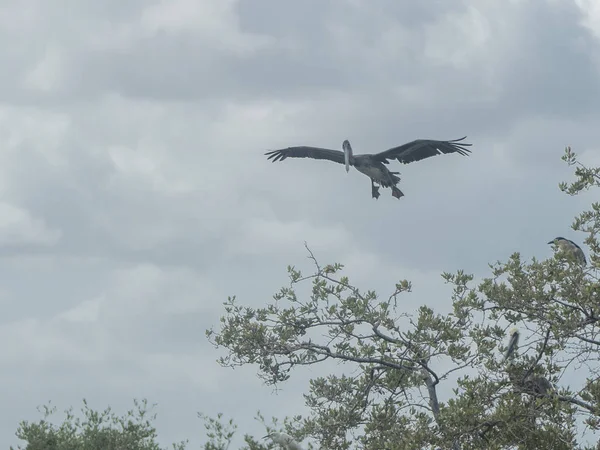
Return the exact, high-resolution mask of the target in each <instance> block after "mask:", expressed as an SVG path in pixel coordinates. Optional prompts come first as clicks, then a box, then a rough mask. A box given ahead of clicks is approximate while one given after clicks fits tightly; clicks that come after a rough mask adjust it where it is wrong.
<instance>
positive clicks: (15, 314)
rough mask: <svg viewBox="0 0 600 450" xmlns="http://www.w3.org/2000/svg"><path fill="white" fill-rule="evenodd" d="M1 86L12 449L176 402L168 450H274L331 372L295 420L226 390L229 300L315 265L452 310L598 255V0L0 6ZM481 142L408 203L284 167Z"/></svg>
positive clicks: (4, 419) (264, 400) (0, 388)
mask: <svg viewBox="0 0 600 450" xmlns="http://www.w3.org/2000/svg"><path fill="white" fill-rule="evenodd" d="M392 5H394V6H392ZM0 67H2V70H0V256H1V259H0V277H1V279H2V283H1V284H0V304H1V305H2V311H3V314H2V316H1V318H0V339H1V340H2V341H3V342H4V345H3V346H2V347H1V349H0V365H1V367H0V380H1V383H0V398H2V399H3V401H2V403H3V404H4V405H5V406H6V405H11V406H10V408H6V407H5V408H2V409H1V410H0V447H3V448H6V447H7V446H8V445H10V444H13V445H15V444H17V439H16V438H15V437H14V432H15V430H16V428H17V423H18V421H19V420H21V419H30V420H33V419H37V417H38V416H37V413H36V410H35V408H36V406H37V405H40V404H43V403H46V402H47V401H48V400H52V402H53V403H54V404H55V405H56V406H57V407H58V408H59V410H63V409H65V408H67V407H68V406H70V405H73V406H75V407H76V408H78V407H79V406H80V404H81V399H82V398H84V397H85V398H87V399H88V400H89V402H90V403H91V406H92V407H94V408H104V407H106V406H108V405H111V406H112V407H113V408H114V409H115V410H116V411H117V412H120V413H121V412H124V411H125V410H126V409H127V408H129V407H130V406H131V404H132V403H131V401H132V399H133V398H134V397H137V398H143V397H145V398H148V400H149V401H150V402H156V403H158V407H157V409H156V411H157V412H158V415H159V416H158V421H157V426H158V429H159V436H160V441H161V443H163V444H165V445H166V444H167V443H169V442H172V441H177V440H181V439H186V438H187V439H190V441H191V442H192V443H193V444H198V443H199V442H200V441H201V439H202V431H203V428H202V426H201V422H200V421H199V420H198V419H197V418H196V412H198V411H203V412H206V413H209V414H216V413H217V412H219V411H221V412H224V413H225V414H226V416H227V417H233V418H234V419H236V420H237V421H238V422H239V423H240V425H241V429H242V431H244V432H251V433H256V434H259V435H262V434H261V433H262V431H263V430H262V429H261V428H260V426H259V425H257V424H256V423H255V422H253V420H252V417H253V415H254V413H255V412H256V411H257V410H259V409H260V410H261V411H262V412H263V413H264V414H265V415H266V416H267V417H270V416H271V415H279V416H284V415H292V414H295V413H299V412H303V411H304V407H303V402H302V397H301V393H302V391H303V390H304V389H306V387H307V384H306V381H307V377H308V376H310V375H315V374H317V373H318V370H317V369H316V368H315V369H313V371H312V372H310V371H309V372H307V373H306V374H303V375H302V376H300V377H297V378H292V380H291V381H290V382H289V383H287V384H286V385H285V386H283V391H282V392H280V393H279V394H277V395H275V394H273V393H272V390H271V388H268V387H265V386H263V385H262V384H261V382H260V380H258V379H257V378H256V377H255V376H254V374H255V371H256V369H255V368H247V369H245V370H236V371H232V370H228V369H224V368H221V367H219V366H218V365H217V364H216V362H215V359H216V357H217V356H218V353H217V352H216V351H215V350H214V349H213V347H212V346H211V345H209V344H208V342H207V341H206V339H205V335H204V331H205V329H207V328H209V327H211V326H213V325H216V324H218V318H219V315H220V314H221V312H222V309H221V303H222V302H223V301H225V300H226V299H227V296H228V295H237V296H238V298H239V299H240V301H242V302H244V303H246V304H250V305H254V306H261V305H264V304H265V303H266V302H268V301H269V300H270V298H271V295H272V294H273V293H274V292H275V291H277V290H278V289H279V287H280V286H281V285H284V284H286V283H287V277H286V273H285V267H286V265H287V264H295V265H297V266H298V267H300V268H303V269H306V270H310V268H311V266H310V263H309V261H308V260H307V259H306V250H305V249H304V247H303V245H304V241H307V243H308V244H309V246H310V247H311V248H312V250H313V251H314V252H315V254H316V256H317V257H318V258H319V260H320V261H321V262H333V261H338V262H342V263H345V264H346V265H347V274H348V275H349V276H350V277H351V279H352V280H354V281H355V283H356V284H358V285H359V286H360V287H362V288H364V289H369V288H373V289H377V290H379V291H381V292H382V293H385V292H389V291H390V290H391V289H392V287H393V286H394V283H395V282H396V281H397V280H398V279H402V278H408V279H411V280H412V281H413V283H414V291H415V292H414V294H412V299H410V306H408V305H407V307H406V309H407V311H410V310H412V309H414V308H415V307H416V306H418V305H419V304H423V303H426V304H428V305H430V306H433V307H437V308H445V307H447V305H448V303H449V301H450V300H449V290H448V288H447V287H446V286H444V285H443V283H442V280H441V278H440V276H439V273H440V272H441V271H444V270H447V271H454V270H456V269H459V268H463V269H465V270H467V271H469V272H472V273H475V274H476V275H477V276H484V275H485V274H486V273H487V272H486V271H487V264H488V263H489V262H493V261H495V260H498V259H505V258H506V257H508V256H509V255H510V254H511V253H512V252H513V251H520V252H521V253H522V254H523V256H524V257H525V258H531V257H532V256H537V257H539V258H545V257H548V256H550V255H551V250H550V248H549V247H548V246H547V245H546V242H547V241H548V240H550V239H551V238H553V237H555V236H557V235H563V236H566V237H570V238H573V239H574V240H576V241H578V242H581V240H582V236H581V235H580V234H577V233H575V232H573V231H572V230H571V229H570V224H571V222H572V218H573V216H574V215H575V214H577V213H578V212H579V211H581V210H582V209H583V208H584V207H585V206H586V205H587V204H588V202H589V199H590V197H589V196H582V197H580V198H569V197H568V196H566V195H564V194H562V193H560V191H559V190H558V187H557V184H558V183H559V182H560V181H563V180H568V179H569V177H570V173H571V170H570V169H569V168H568V167H566V165H565V164H564V163H563V162H562V161H561V160H560V156H561V155H562V152H563V148H564V146H565V145H567V144H570V145H571V146H572V147H573V149H574V150H575V151H576V152H578V153H579V154H580V155H581V157H582V159H583V160H584V161H585V162H588V163H592V164H593V163H595V164H600V158H599V157H598V155H599V154H600V152H598V150H599V148H598V147H597V145H598V144H597V143H598V142H600V129H599V128H598V127H597V124H598V123H599V120H600V107H599V106H598V105H600V8H599V7H598V6H597V3H596V2H595V1H594V0H575V1H567V0H548V1H539V0H529V1H528V0H512V1H506V0H477V1H475V0H472V1H468V0H463V1H456V2H447V1H429V2H420V3H418V2H414V1H409V0H402V1H396V2H387V1H386V2H384V1H376V0H369V1H366V0H364V1H362V0H306V1H302V2H300V1H293V2H292V1H281V0H260V1H259V0H163V1H157V0H130V1H127V2H121V1H117V0H106V1H103V2H98V1H92V0H71V1H69V0H64V1H47V0H27V1H16V0H0ZM464 135H467V136H468V141H469V142H472V143H473V147H472V148H473V153H472V155H471V156H470V157H468V158H464V157H461V156H458V155H449V156H440V157H436V158H432V159H429V160H425V161H422V162H419V163H416V164H411V165H407V166H402V167H400V168H399V169H400V171H401V172H402V177H403V179H402V182H401V186H400V187H401V189H402V190H403V191H404V193H405V194H406V196H405V197H403V198H402V199H401V200H397V199H395V198H392V197H391V193H390V191H389V189H386V190H383V189H382V195H381V197H380V198H379V200H377V201H376V200H373V199H372V198H371V196H370V183H369V180H368V179H367V178H366V177H365V176H364V175H361V174H359V173H358V172H356V171H354V170H353V171H351V172H350V173H349V174H347V173H346V172H345V170H344V169H343V167H341V166H338V165H335V164H333V163H327V162H317V161H311V160H286V161H285V162H282V163H278V164H272V163H271V162H268V161H267V160H266V158H265V157H264V155H263V153H264V151H266V150H268V149H273V148H281V147H287V146H290V145H301V144H306V145H317V146H324V147H330V148H340V146H341V142H342V141H343V140H344V139H346V138H347V139H349V140H350V141H351V142H352V144H353V147H354V148H355V150H356V151H357V152H359V153H362V152H378V151H380V150H384V149H386V148H389V147H392V146H395V145H398V144H401V143H404V142H408V141H411V140H413V139H418V138H430V139H454V138H459V137H462V136H464ZM594 145H596V147H594ZM585 250H586V252H587V248H586V249H585ZM407 302H408V298H407ZM242 399H243V401H244V403H243V404H241V403H240V401H241V400H242Z"/></svg>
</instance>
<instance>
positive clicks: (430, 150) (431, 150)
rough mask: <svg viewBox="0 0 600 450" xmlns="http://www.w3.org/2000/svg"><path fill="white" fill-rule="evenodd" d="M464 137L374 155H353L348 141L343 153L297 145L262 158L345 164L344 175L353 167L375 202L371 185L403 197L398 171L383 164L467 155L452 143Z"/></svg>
mask: <svg viewBox="0 0 600 450" xmlns="http://www.w3.org/2000/svg"><path fill="white" fill-rule="evenodd" d="M465 138H466V136H465V137H463V138H460V139H455V140H452V141H434V140H429V139H417V140H416V141H412V142H409V143H407V144H404V145H401V146H399V147H393V148H390V149H388V150H386V151H384V152H381V153H377V154H374V155H371V154H364V155H354V153H353V151H352V146H351V145H350V142H349V141H348V140H345V141H344V142H343V143H342V148H343V150H344V151H343V152H341V151H339V150H330V149H327V148H319V147H307V146H300V147H288V148H284V149H280V150H272V151H269V152H267V153H265V155H267V156H268V158H267V159H269V160H272V162H275V161H283V160H284V159H286V158H313V159H327V160H329V161H333V162H336V163H339V164H345V166H346V172H348V171H349V170H350V166H354V167H355V168H356V170H358V171H359V172H362V173H364V174H365V175H366V176H368V177H369V178H370V179H371V196H372V197H373V198H375V199H377V198H379V195H380V194H379V187H377V186H375V183H377V184H379V186H383V187H389V188H391V189H392V196H394V197H396V198H397V199H399V198H400V197H402V196H404V194H403V193H402V191H401V190H400V189H398V188H397V187H396V185H397V184H398V182H399V181H400V177H398V175H399V172H391V171H390V170H388V168H387V167H386V166H385V165H384V164H389V162H390V161H393V160H394V159H397V160H398V161H399V162H401V163H404V164H409V163H411V162H415V161H420V160H422V159H425V158H429V157H431V156H436V155H439V154H446V153H459V154H461V155H463V156H468V154H469V153H471V150H469V149H467V148H465V147H468V146H470V145H471V144H456V142H459V141H462V140H463V139H465Z"/></svg>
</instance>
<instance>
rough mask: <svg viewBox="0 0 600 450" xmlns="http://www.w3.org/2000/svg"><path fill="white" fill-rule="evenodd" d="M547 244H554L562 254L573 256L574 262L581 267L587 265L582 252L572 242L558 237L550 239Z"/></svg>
mask: <svg viewBox="0 0 600 450" xmlns="http://www.w3.org/2000/svg"><path fill="white" fill-rule="evenodd" d="M548 244H554V245H556V246H558V248H560V249H561V250H562V251H563V252H565V253H567V254H569V255H571V256H573V257H574V258H575V260H576V261H577V262H578V263H579V264H581V265H582V266H585V265H587V260H586V259H585V254H584V253H583V250H581V247H579V245H577V244H576V243H575V242H573V241H572V240H570V239H565V238H564V237H560V236H559V237H556V238H554V239H552V240H551V241H550V242H548Z"/></svg>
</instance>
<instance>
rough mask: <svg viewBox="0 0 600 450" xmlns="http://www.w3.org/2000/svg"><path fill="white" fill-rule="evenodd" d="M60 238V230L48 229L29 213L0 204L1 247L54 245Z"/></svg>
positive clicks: (3, 203)
mask: <svg viewBox="0 0 600 450" xmlns="http://www.w3.org/2000/svg"><path fill="white" fill-rule="evenodd" d="M60 237H61V232H60V230H53V229H49V228H48V227H47V226H46V224H45V223H44V220H42V219H38V218H35V217H33V216H32V215H31V213H30V212H29V211H27V210H24V209H22V208H19V207H17V206H15V205H11V204H10V203H6V202H0V244H1V245H19V244H34V245H44V246H46V245H54V244H56V243H57V242H58V240H59V239H60Z"/></svg>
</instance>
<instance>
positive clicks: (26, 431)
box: [11, 399, 185, 450]
mask: <svg viewBox="0 0 600 450" xmlns="http://www.w3.org/2000/svg"><path fill="white" fill-rule="evenodd" d="M134 405H135V410H130V411H128V412H127V414H125V415H124V416H123V417H119V416H117V415H115V414H114V413H113V412H112V411H111V409H110V408H107V409H105V410H104V411H102V412H99V411H94V410H93V409H91V408H90V407H89V406H88V404H87V402H86V401H85V399H84V400H83V408H82V409H81V412H82V416H83V419H80V418H78V417H75V415H74V414H73V409H72V408H69V409H68V410H67V411H65V413H66V418H65V420H64V421H63V422H62V423H61V424H60V425H59V426H55V425H53V424H51V423H50V422H49V418H50V417H51V416H52V415H53V414H54V413H56V408H55V407H51V406H50V405H46V406H43V407H42V410H43V412H42V411H40V412H42V414H43V419H41V420H40V421H39V422H37V423H29V422H27V421H22V422H21V423H20V425H19V429H18V430H17V433H16V435H17V437H18V438H19V439H21V440H23V441H25V442H26V443H27V446H26V447H17V449H18V450H161V447H159V445H158V444H157V443H156V430H155V429H154V427H153V426H152V421H153V420H154V419H155V418H156V415H155V414H152V415H149V408H148V405H147V402H146V401H145V400H142V401H137V400H134ZM172 448H173V450H184V449H185V443H184V442H182V443H179V444H173V446H172ZM11 450H15V449H14V448H13V447H11Z"/></svg>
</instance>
